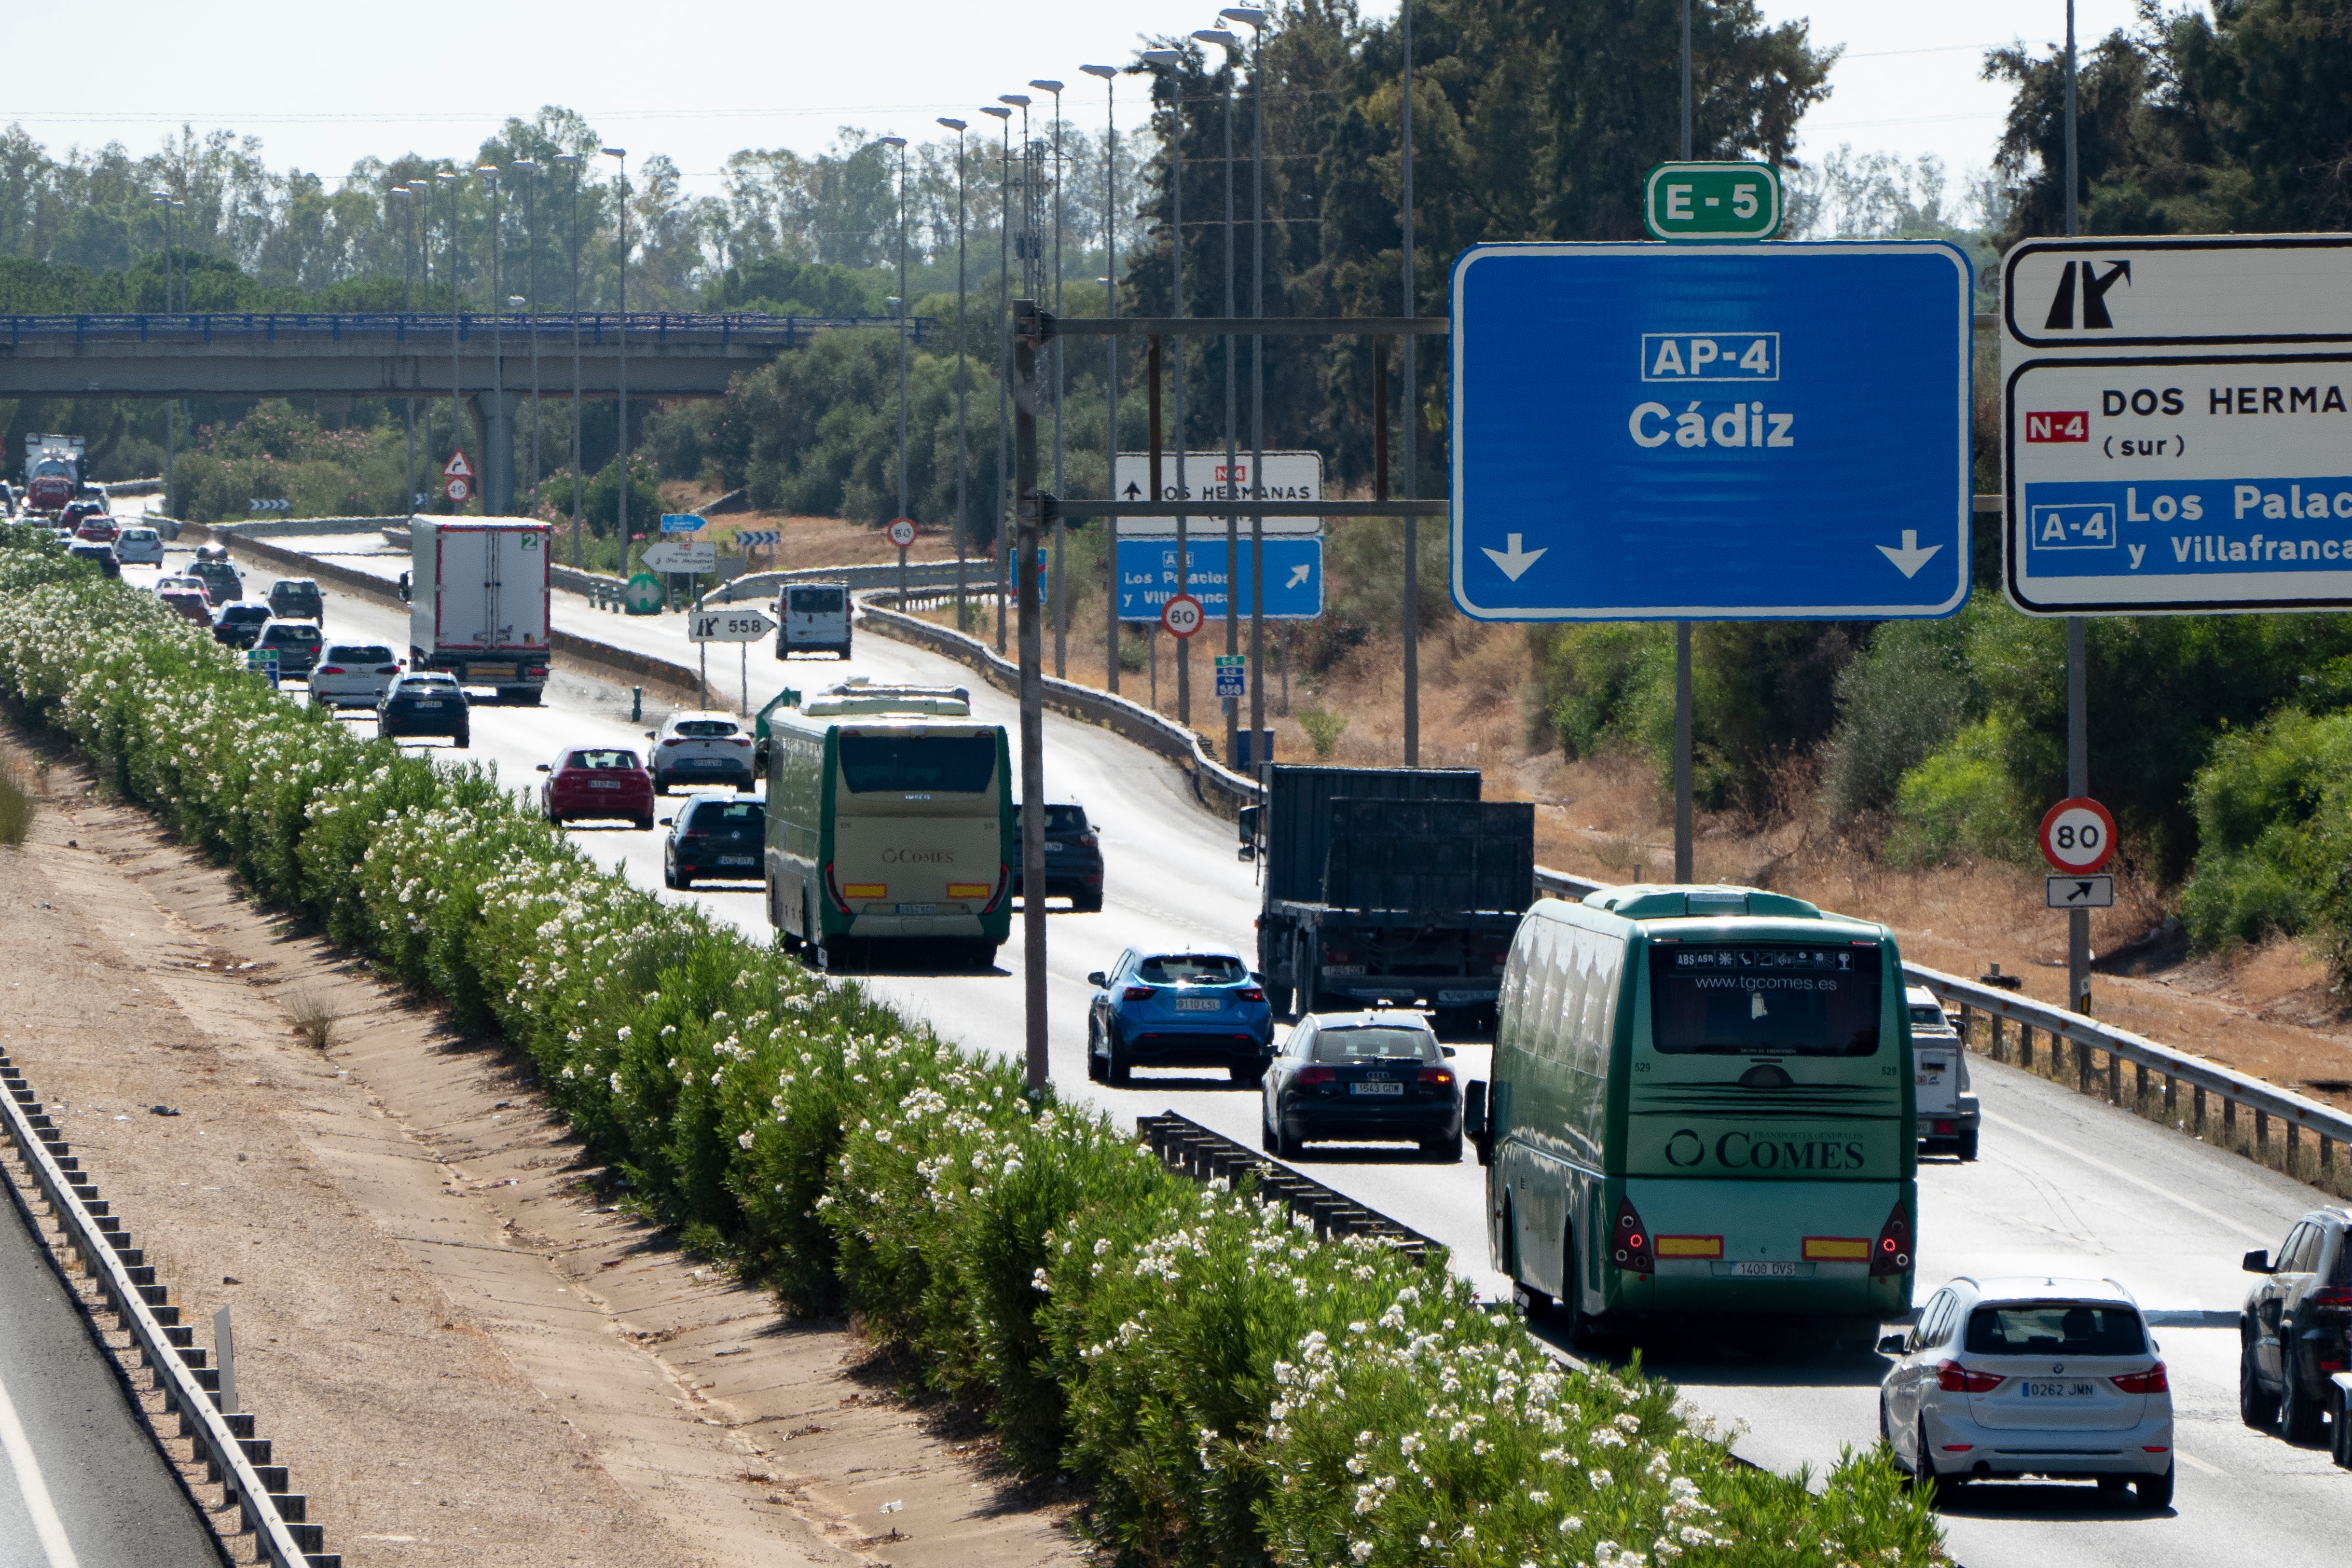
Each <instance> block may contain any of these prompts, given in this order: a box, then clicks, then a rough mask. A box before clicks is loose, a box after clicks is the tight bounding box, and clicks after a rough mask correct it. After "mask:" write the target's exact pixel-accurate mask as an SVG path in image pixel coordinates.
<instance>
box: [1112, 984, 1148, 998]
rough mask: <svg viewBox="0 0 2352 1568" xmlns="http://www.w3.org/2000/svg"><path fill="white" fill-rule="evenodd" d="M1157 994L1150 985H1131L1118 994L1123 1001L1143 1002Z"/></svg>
mask: <svg viewBox="0 0 2352 1568" xmlns="http://www.w3.org/2000/svg"><path fill="white" fill-rule="evenodd" d="M1154 994H1156V993H1154V992H1153V990H1152V989H1151V987H1150V986H1149V985H1130V986H1129V987H1128V988H1127V989H1126V990H1124V991H1122V992H1120V993H1119V994H1118V999H1119V1000H1120V1001H1122V1002H1142V1001H1147V1000H1149V999H1150V997H1151V996H1153V995H1154Z"/></svg>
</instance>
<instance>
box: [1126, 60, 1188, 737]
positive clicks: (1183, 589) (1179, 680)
mask: <svg viewBox="0 0 2352 1568" xmlns="http://www.w3.org/2000/svg"><path fill="white" fill-rule="evenodd" d="M1138 58H1140V59H1141V60H1142V61H1143V62H1144V63H1145V64H1146V65H1152V66H1160V67H1163V68H1166V70H1167V71H1168V105H1169V111H1170V113H1171V116H1172V117H1173V123H1174V131H1173V133H1172V135H1171V138H1170V141H1169V143H1168V148H1169V151H1168V185H1169V192H1168V199H1169V214H1168V217H1169V224H1168V230H1169V237H1170V238H1169V245H1170V252H1171V259H1172V262H1173V277H1172V279H1171V291H1172V296H1173V297H1172V298H1171V300H1170V303H1169V310H1170V311H1171V313H1172V314H1174V315H1176V316H1179V317H1181V316H1184V315H1186V314H1189V312H1188V311H1187V310H1185V309H1184V56H1183V53H1182V52H1181V50H1177V49H1145V50H1144V51H1143V52H1142V53H1141V55H1139V57H1138ZM1175 338H1176V342H1175V343H1174V344H1173V345H1171V346H1172V347H1173V348H1174V350H1175V359H1176V504H1177V508H1178V510H1177V512H1176V591H1177V592H1178V593H1179V594H1190V593H1192V548H1191V545H1190V542H1189V541H1188V539H1187V538H1186V524H1187V522H1188V521H1190V520H1189V519H1188V518H1187V517H1186V516H1185V514H1184V511H1183V510H1182V509H1183V506H1184V504H1185V502H1187V501H1189V500H1191V499H1192V491H1191V490H1189V489H1186V488H1185V482H1184V453H1185V451H1186V450H1187V449H1188V448H1189V447H1191V445H1192V442H1191V439H1190V432H1189V431H1187V429H1186V428H1185V425H1184V334H1183V333H1181V332H1178V333H1176V334H1175ZM1152 499H1154V500H1158V499H1159V498H1158V497H1156V496H1155V497H1154V498H1152ZM1176 721H1177V722H1178V723H1179V724H1190V723H1192V638H1190V637H1178V638H1177V639H1176Z"/></svg>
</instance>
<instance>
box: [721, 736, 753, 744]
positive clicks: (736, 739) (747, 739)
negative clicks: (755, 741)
mask: <svg viewBox="0 0 2352 1568" xmlns="http://www.w3.org/2000/svg"><path fill="white" fill-rule="evenodd" d="M727 743H728V744H729V745H730V746H748V745H750V744H751V736H749V735H730V736H728V737H727Z"/></svg>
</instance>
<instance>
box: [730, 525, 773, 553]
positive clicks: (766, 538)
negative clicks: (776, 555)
mask: <svg viewBox="0 0 2352 1568" xmlns="http://www.w3.org/2000/svg"><path fill="white" fill-rule="evenodd" d="M783 538H784V536H783V534H782V531H779V530H776V529H772V528H739V529H737V530H736V531H735V542H736V543H737V544H738V545H739V546H740V547H741V548H743V549H745V550H749V549H751V547H752V546H753V545H755V544H781V543H782V542H783Z"/></svg>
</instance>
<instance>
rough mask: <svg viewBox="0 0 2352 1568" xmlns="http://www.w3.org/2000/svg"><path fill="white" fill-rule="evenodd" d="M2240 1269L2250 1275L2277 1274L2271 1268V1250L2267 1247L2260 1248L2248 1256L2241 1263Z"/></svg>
mask: <svg viewBox="0 0 2352 1568" xmlns="http://www.w3.org/2000/svg"><path fill="white" fill-rule="evenodd" d="M2238 1267H2239V1268H2242V1269H2244V1270H2245V1271H2246V1272H2247V1273H2249V1274H2269V1273H2273V1272H2275V1271H2274V1270H2273V1268H2271V1254H2270V1248H2268V1247H2256V1248H2254V1249H2253V1250H2252V1252H2249V1253H2248V1254H2246V1256H2245V1259H2244V1261H2243V1262H2242V1263H2240V1264H2239V1265H2238Z"/></svg>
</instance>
